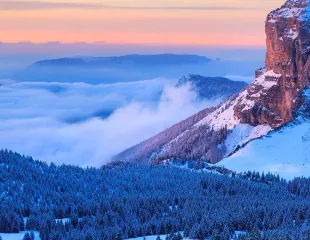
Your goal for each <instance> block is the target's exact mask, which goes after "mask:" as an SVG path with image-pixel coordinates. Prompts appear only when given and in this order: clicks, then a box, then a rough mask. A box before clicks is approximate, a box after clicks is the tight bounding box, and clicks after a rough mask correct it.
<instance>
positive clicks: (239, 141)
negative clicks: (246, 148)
mask: <svg viewBox="0 0 310 240" xmlns="http://www.w3.org/2000/svg"><path fill="white" fill-rule="evenodd" d="M271 130H272V128H271V127H270V126H269V125H258V126H256V127H253V126H251V125H249V124H238V125H237V126H236V127H235V128H234V129H233V130H232V132H231V133H230V134H229V135H228V137H227V139H226V140H225V143H224V144H225V146H226V147H227V155H226V156H228V155H229V154H230V153H232V152H234V151H235V150H236V148H237V147H238V146H242V145H243V144H245V143H247V142H249V141H250V140H252V139H255V138H259V137H261V136H264V135H266V134H267V133H268V132H270V131H271Z"/></svg>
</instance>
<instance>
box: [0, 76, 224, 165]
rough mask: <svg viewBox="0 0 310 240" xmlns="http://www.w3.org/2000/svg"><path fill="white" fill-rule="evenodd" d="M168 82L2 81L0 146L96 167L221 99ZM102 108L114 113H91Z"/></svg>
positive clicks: (0, 91) (50, 160) (46, 158)
mask: <svg viewBox="0 0 310 240" xmlns="http://www.w3.org/2000/svg"><path fill="white" fill-rule="evenodd" d="M173 83H174V81H168V80H166V79H156V80H151V81H142V82H135V83H119V84H111V85H99V86H92V85H88V84H84V83H80V84H59V83H17V84H13V85H12V84H11V83H10V84H9V85H6V84H4V85H3V86H2V87H0V112H1V113H0V119H1V125H0V146H1V148H7V149H11V150H13V151H17V152H19V153H21V154H25V155H31V156H33V157H34V158H36V159H40V160H43V161H47V162H55V163H56V164H62V163H66V164H78V165H80V166H101V165H102V164H105V163H106V162H107V161H108V160H110V158H111V157H112V156H113V155H114V154H117V153H118V152H120V151H122V150H124V149H125V148H128V147H130V146H132V145H134V144H136V143H139V142H140V141H143V140H145V139H146V138H148V137H151V136H152V135H154V134H156V133H158V132H160V131H162V130H164V129H165V128H167V127H169V126H171V125H173V124H174V123H176V122H178V121H180V120H183V119H184V118H186V117H188V116H190V115H192V114H194V113H196V112H197V111H199V110H201V109H203V108H205V107H208V106H211V105H214V104H216V103H218V102H219V101H220V100H219V99H218V100H214V101H205V102H197V96H196V94H195V93H194V92H192V91H190V90H189V89H190V88H189V86H185V87H182V88H179V89H176V88H174V87H173ZM104 109H113V113H112V114H111V115H109V117H107V118H100V117H96V115H97V114H98V112H100V111H101V112H102V111H103V110H104ZM103 112H104V111H103ZM70 119H71V120H72V119H79V120H80V121H70Z"/></svg>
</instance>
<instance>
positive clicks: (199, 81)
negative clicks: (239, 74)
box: [176, 74, 247, 99]
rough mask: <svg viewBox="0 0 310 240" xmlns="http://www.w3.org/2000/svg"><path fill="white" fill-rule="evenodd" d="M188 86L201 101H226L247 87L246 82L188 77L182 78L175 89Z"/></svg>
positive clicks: (196, 76) (218, 78) (221, 78)
mask: <svg viewBox="0 0 310 240" xmlns="http://www.w3.org/2000/svg"><path fill="white" fill-rule="evenodd" d="M186 84H190V85H191V87H192V90H194V91H195V92H197V94H198V97H199V98H201V99H216V98H221V99H227V98H229V97H231V96H232V95H234V94H236V93H237V92H239V91H240V90H241V89H243V88H245V87H246V86H247V83H246V82H242V81H232V80H230V79H228V78H223V77H204V76H200V75H192V74H191V75H188V76H184V77H182V78H181V79H180V80H179V81H178V83H177V84H176V87H181V86H184V85H186Z"/></svg>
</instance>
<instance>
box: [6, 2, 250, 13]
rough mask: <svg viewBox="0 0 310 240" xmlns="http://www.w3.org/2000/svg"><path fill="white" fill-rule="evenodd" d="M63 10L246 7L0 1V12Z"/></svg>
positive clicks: (228, 7) (238, 8)
mask: <svg viewBox="0 0 310 240" xmlns="http://www.w3.org/2000/svg"><path fill="white" fill-rule="evenodd" d="M63 8H82V9H92V10H102V9H123V10H168V11H171V10H192V11H215V10H246V9H251V8H248V7H232V6H113V5H102V4H87V3H63V2H41V1H22V2H20V1H1V2H0V11H10V10H14V11H24V10H44V9H45V10H48V9H63Z"/></svg>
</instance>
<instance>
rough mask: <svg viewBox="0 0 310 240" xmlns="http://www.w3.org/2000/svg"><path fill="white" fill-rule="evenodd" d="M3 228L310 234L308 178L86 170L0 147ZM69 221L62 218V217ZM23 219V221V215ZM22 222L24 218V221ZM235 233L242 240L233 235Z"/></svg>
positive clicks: (73, 232)
mask: <svg viewBox="0 0 310 240" xmlns="http://www.w3.org/2000/svg"><path fill="white" fill-rule="evenodd" d="M0 201H1V205H0V232H5V233H16V232H19V231H23V230H26V231H29V234H27V236H26V235H25V239H31V238H32V236H31V235H32V234H31V231H39V233H40V237H41V239H42V240H58V239H59V240H60V239H61V240H62V239H70V240H73V239H76V240H79V239H81V240H82V239H83V240H97V239H98V240H99V239H100V240H102V239H127V238H133V237H143V236H148V235H163V234H167V235H169V234H170V236H168V239H180V238H181V237H180V235H178V234H176V235H173V234H171V233H177V232H178V231H182V232H184V237H188V238H190V239H205V238H208V237H209V238H211V239H223V240H226V239H233V238H234V237H233V235H234V232H235V231H243V232H246V235H240V236H239V239H270V240H271V239H273V240H274V239H292V240H298V239H310V222H309V221H310V179H302V178H298V179H294V180H293V181H289V182H287V181H284V180H282V179H280V178H279V177H277V176H274V175H271V174H258V173H255V172H254V173H253V172H248V173H245V174H243V175H240V176H236V175H234V174H232V175H229V176H224V175H220V174H212V173H208V172H202V171H193V170H189V169H180V168H176V167H164V166H154V165H149V166H147V165H142V166H141V165H140V166H134V165H119V166H105V167H102V168H100V169H96V168H87V169H83V168H80V167H76V166H67V165H62V166H56V165H54V164H51V165H48V164H47V163H44V162H40V161H35V160H33V159H32V158H31V157H24V156H21V155H19V154H17V153H13V152H10V151H7V150H3V151H0ZM66 218H67V219H68V221H65V222H64V221H61V219H66ZM25 219H26V220H25ZM24 220H25V222H26V224H24ZM235 239H238V238H237V237H236V236H235Z"/></svg>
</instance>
